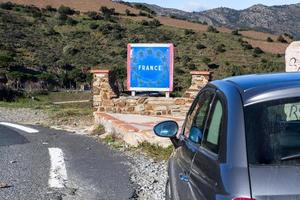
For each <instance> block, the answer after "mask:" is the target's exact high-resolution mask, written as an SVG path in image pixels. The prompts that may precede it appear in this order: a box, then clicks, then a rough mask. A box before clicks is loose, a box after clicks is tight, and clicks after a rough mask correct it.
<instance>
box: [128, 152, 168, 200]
mask: <svg viewBox="0 0 300 200" xmlns="http://www.w3.org/2000/svg"><path fill="white" fill-rule="evenodd" d="M125 154H126V155H127V156H129V157H130V158H131V161H132V162H131V163H130V165H131V168H132V170H131V172H132V173H131V182H132V184H133V185H135V191H136V193H135V196H134V197H133V199H138V200H154V199H155V200H161V199H164V196H165V186H166V181H167V163H166V162H155V161H154V160H153V159H151V158H149V157H148V156H144V155H142V154H140V153H138V154H137V153H133V152H125Z"/></svg>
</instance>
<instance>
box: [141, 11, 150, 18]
mask: <svg viewBox="0 0 300 200" xmlns="http://www.w3.org/2000/svg"><path fill="white" fill-rule="evenodd" d="M139 15H140V16H142V17H147V15H148V14H147V13H145V12H143V11H140V12H139Z"/></svg>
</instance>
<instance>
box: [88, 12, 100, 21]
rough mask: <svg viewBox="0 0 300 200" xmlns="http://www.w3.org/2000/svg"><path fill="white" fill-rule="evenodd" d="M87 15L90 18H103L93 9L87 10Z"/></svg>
mask: <svg viewBox="0 0 300 200" xmlns="http://www.w3.org/2000/svg"><path fill="white" fill-rule="evenodd" d="M87 16H88V17H89V18H90V19H92V20H101V19H103V17H102V16H100V15H99V13H97V12H95V11H91V12H87Z"/></svg>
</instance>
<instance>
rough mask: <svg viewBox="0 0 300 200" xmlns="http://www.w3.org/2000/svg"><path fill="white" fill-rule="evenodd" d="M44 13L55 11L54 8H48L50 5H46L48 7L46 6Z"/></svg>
mask: <svg viewBox="0 0 300 200" xmlns="http://www.w3.org/2000/svg"><path fill="white" fill-rule="evenodd" d="M46 11H48V12H56V11H57V9H56V8H53V7H52V6H50V5H48V6H46Z"/></svg>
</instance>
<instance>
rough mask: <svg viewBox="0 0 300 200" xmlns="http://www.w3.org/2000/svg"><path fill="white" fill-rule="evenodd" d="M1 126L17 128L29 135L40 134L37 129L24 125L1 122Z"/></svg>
mask: <svg viewBox="0 0 300 200" xmlns="http://www.w3.org/2000/svg"><path fill="white" fill-rule="evenodd" d="M0 125H4V126H9V127H12V128H16V129H19V130H21V131H24V132H27V133H38V132H39V131H38V130H36V129H33V128H29V127H26V126H22V125H19V124H13V123H9V122H0Z"/></svg>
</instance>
